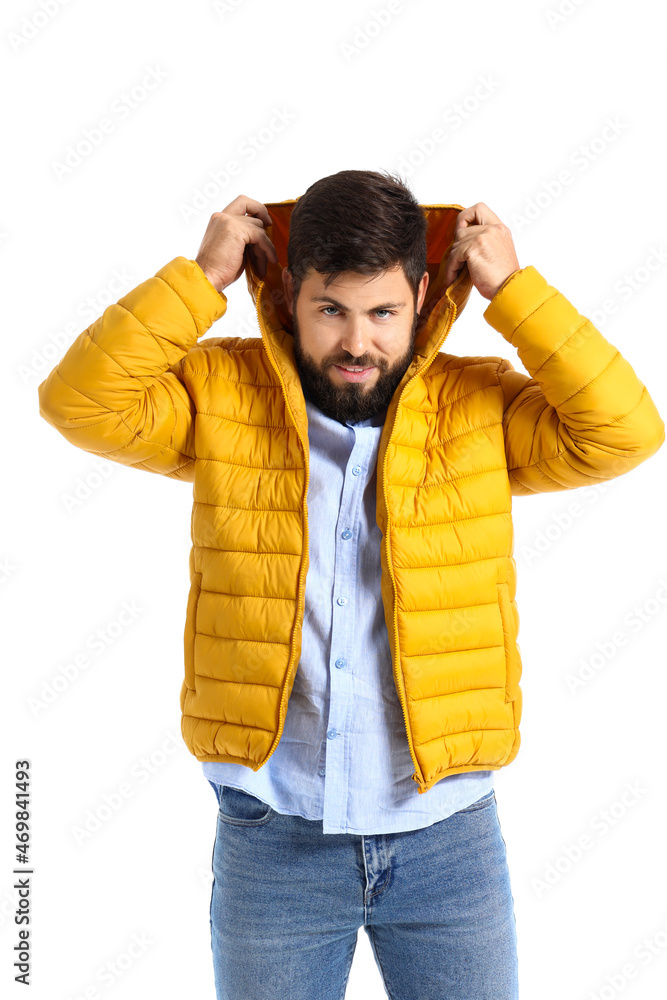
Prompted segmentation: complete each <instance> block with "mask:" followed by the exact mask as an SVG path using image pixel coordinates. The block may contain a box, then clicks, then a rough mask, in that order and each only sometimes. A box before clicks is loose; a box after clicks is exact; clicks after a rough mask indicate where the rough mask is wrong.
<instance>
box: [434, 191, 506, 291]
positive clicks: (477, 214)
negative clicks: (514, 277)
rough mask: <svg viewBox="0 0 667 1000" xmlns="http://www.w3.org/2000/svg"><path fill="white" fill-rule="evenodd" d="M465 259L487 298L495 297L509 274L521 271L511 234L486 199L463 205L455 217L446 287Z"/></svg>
mask: <svg viewBox="0 0 667 1000" xmlns="http://www.w3.org/2000/svg"><path fill="white" fill-rule="evenodd" d="M464 262H465V263H466V264H467V265H468V271H469V273H470V278H471V280H472V283H473V285H474V286H475V288H476V289H477V291H478V292H479V293H480V295H483V296H484V298H485V299H492V298H493V296H494V295H495V294H496V292H497V291H498V289H499V288H500V286H501V285H502V284H503V283H504V282H505V281H506V280H507V279H508V278H509V276H510V274H514V272H515V271H520V270H521V265H520V264H519V261H518V259H517V256H516V250H515V249H514V242H513V240H512V234H511V233H510V231H509V229H508V227H507V226H506V225H505V223H504V222H501V221H500V219H499V218H498V216H497V215H495V214H494V213H493V212H492V211H491V209H490V208H489V207H488V205H485V204H484V202H483V201H478V202H477V204H476V205H471V206H470V208H464V209H463V211H462V212H459V214H458V216H457V217H456V228H455V230H454V242H453V243H452V246H451V249H450V252H449V257H448V258H447V266H446V269H445V283H446V285H447V286H449V285H450V284H451V283H452V282H453V281H454V279H455V278H456V276H457V274H458V273H459V271H460V270H461V268H462V267H463V264H464Z"/></svg>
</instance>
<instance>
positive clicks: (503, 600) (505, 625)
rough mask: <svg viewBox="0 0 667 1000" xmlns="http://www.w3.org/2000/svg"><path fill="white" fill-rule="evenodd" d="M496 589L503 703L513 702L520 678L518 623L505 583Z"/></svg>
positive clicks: (499, 584)
mask: <svg viewBox="0 0 667 1000" xmlns="http://www.w3.org/2000/svg"><path fill="white" fill-rule="evenodd" d="M496 586H497V588H498V607H499V608H500V620H501V622H502V629H503V647H504V649H505V701H506V702H509V701H514V699H515V698H516V694H517V688H518V686H519V680H520V678H521V657H520V655H519V648H518V645H517V641H516V638H517V632H518V621H517V616H516V615H515V614H514V612H513V610H512V602H511V600H510V592H509V587H508V586H507V583H498V584H496Z"/></svg>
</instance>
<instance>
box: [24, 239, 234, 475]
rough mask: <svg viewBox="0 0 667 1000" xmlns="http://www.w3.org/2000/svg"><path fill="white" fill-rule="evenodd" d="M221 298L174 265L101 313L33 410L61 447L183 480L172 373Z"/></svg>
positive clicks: (186, 458)
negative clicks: (57, 437)
mask: <svg viewBox="0 0 667 1000" xmlns="http://www.w3.org/2000/svg"><path fill="white" fill-rule="evenodd" d="M226 308H227V297H226V296H225V294H224V293H223V292H218V291H217V289H215V288H214V287H213V285H212V284H211V282H210V281H209V280H208V278H207V277H206V275H205V274H204V272H203V271H202V269H201V268H200V266H199V264H197V262H196V261H194V260H188V259H186V258H185V257H176V258H174V260H172V261H170V263H168V264H165V266H164V267H162V268H160V270H159V271H158V272H157V274H155V276H154V277H152V278H148V279H147V280H146V281H144V282H142V283H141V284H140V285H137V287H136V288H134V289H132V291H130V292H128V293H127V294H126V295H124V296H123V297H122V298H121V299H119V300H118V302H117V303H115V304H112V305H110V306H108V307H107V308H106V309H105V310H104V313H103V314H102V315H101V316H100V317H99V319H97V320H95V322H94V323H93V324H92V325H91V326H89V327H88V329H87V330H84V331H83V333H81V334H80V335H79V336H78V337H77V339H76V340H75V341H74V343H73V344H72V345H71V347H70V348H69V349H68V350H67V352H66V354H65V355H64V357H63V358H62V359H61V360H60V361H59V362H58V364H57V365H56V367H55V368H54V369H53V371H52V372H51V373H50V374H49V375H48V376H47V378H46V379H45V380H44V381H43V382H42V383H41V385H40V386H39V387H38V390H37V391H38V393H39V412H40V414H41V415H42V416H43V417H44V419H45V420H48V422H49V423H50V424H52V426H53V427H55V428H56V430H58V431H60V433H61V434H62V435H63V437H65V438H66V439H67V440H68V441H69V442H70V443H71V444H73V445H76V447H77V448H82V449H83V450H84V451H89V452H91V453H92V454H93V455H100V456H102V457H103V458H106V459H109V460H110V461H113V462H120V463H121V464H123V465H128V466H131V467H132V468H135V469H145V470H146V471H147V472H155V473H159V474H160V475H163V476H170V477H171V478H172V479H180V480H184V481H187V482H192V481H193V478H194V459H195V445H194V422H195V421H194V418H195V402H194V400H193V399H192V397H191V396H190V394H189V393H188V390H187V388H186V385H185V382H184V380H183V374H182V371H181V364H182V361H183V359H184V357H185V355H186V354H187V352H188V351H189V350H190V349H191V348H192V347H194V346H195V345H196V343H197V338H198V337H200V336H201V335H202V334H203V333H205V332H206V331H207V330H208V329H209V327H210V326H211V325H212V324H213V323H214V322H215V321H216V320H217V319H219V318H220V317H221V316H222V315H223V314H224V313H225V310H226Z"/></svg>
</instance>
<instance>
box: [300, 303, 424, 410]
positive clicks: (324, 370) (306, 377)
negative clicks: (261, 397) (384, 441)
mask: <svg viewBox="0 0 667 1000" xmlns="http://www.w3.org/2000/svg"><path fill="white" fill-rule="evenodd" d="M418 318H419V314H418V313H415V314H414V317H413V321H412V330H411V331H410V343H409V344H408V348H407V350H406V351H405V353H404V354H403V355H402V356H401V357H400V358H398V359H397V360H396V361H394V363H393V364H391V365H390V364H389V362H388V361H387V359H386V358H380V359H379V360H378V361H377V362H376V361H374V360H373V359H372V358H362V359H361V360H359V359H358V358H350V357H347V358H340V357H331V358H324V359H323V360H322V362H321V363H320V364H316V362H314V361H313V359H312V358H311V357H310V356H309V355H307V354H305V353H304V351H303V349H302V346H301V336H300V331H299V322H298V320H297V316H296V307H295V308H294V312H293V315H292V332H293V334H294V360H295V363H296V367H297V371H298V372H299V377H300V379H301V386H302V388H303V394H304V396H305V398H306V399H308V400H309V401H310V402H311V403H314V404H315V406H318V407H319V408H320V410H322V412H323V413H325V414H326V415H327V416H328V417H332V418H333V419H334V420H338V421H339V422H340V423H341V424H344V423H357V422H358V421H360V420H367V419H368V418H369V417H374V416H376V415H377V414H378V413H381V412H382V411H383V410H385V409H386V408H387V407H388V406H389V403H390V402H391V400H392V397H393V395H394V393H395V391H396V389H397V387H398V385H399V383H400V381H401V379H402V378H403V375H404V374H405V372H406V371H407V370H408V368H409V366H410V362H411V361H412V358H413V355H414V345H415V337H416V333H417V321H418ZM332 364H339V365H348V366H350V367H355V368H357V367H363V366H365V367H367V368H370V366H371V365H375V366H376V367H377V368H378V371H379V374H378V375H377V376H375V384H374V385H371V386H370V387H369V386H368V385H366V383H364V382H347V383H345V384H344V385H334V382H333V380H332V378H331V376H330V375H329V372H328V369H329V368H330V366H331V365H332Z"/></svg>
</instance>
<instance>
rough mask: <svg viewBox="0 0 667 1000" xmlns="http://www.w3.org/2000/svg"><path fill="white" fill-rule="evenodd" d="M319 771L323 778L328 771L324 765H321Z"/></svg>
mask: <svg viewBox="0 0 667 1000" xmlns="http://www.w3.org/2000/svg"><path fill="white" fill-rule="evenodd" d="M317 773H318V774H319V776H320V778H323V777H324V775H325V774H326V773H327V772H326V771H325V770H324V768H323V767H321V768H320V769H319V771H318V772H317Z"/></svg>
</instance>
